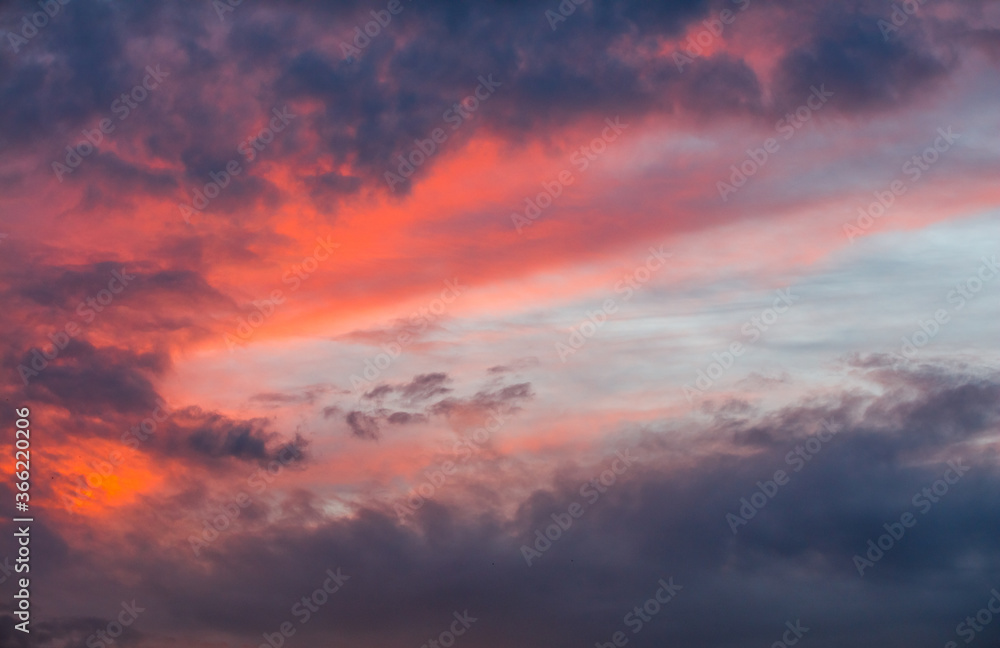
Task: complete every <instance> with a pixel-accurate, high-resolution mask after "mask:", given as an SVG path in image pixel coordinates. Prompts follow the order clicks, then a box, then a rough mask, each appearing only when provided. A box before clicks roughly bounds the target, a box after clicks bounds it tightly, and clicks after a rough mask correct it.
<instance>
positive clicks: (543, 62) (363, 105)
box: [0, 0, 982, 218]
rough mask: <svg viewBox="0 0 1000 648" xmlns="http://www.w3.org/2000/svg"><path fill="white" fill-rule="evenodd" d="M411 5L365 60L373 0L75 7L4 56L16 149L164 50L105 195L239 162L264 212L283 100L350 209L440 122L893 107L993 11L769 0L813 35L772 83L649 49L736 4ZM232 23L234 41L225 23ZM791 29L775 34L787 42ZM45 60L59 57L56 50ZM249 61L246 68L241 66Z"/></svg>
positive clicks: (320, 201)
mask: <svg viewBox="0 0 1000 648" xmlns="http://www.w3.org/2000/svg"><path fill="white" fill-rule="evenodd" d="M33 6H34V5H32V4H30V3H18V4H15V5H11V6H10V7H9V8H8V9H7V11H5V12H4V13H3V19H4V22H5V23H6V24H8V25H10V26H11V28H13V21H16V20H18V19H19V18H20V16H21V13H20V12H21V11H27V10H29V8H32V7H33ZM403 6H404V10H403V12H402V13H400V14H399V15H397V16H395V18H394V21H393V22H392V23H390V24H389V25H387V26H386V27H385V28H384V29H383V30H382V32H381V33H380V34H379V35H378V36H376V37H374V38H373V39H372V41H371V44H370V45H368V46H367V47H365V49H364V50H363V51H362V52H361V54H360V55H359V56H357V57H355V58H354V59H353V60H346V59H345V57H344V54H343V52H342V51H341V47H340V44H341V43H342V42H350V40H351V39H352V38H353V29H354V27H355V26H357V25H362V24H364V22H365V21H367V20H371V16H370V15H369V11H370V10H371V7H370V6H369V5H368V4H363V3H331V4H319V5H315V4H304V3H299V2H285V3H281V4H278V5H273V4H272V5H268V6H267V7H266V8H264V7H262V6H255V5H252V4H243V5H240V7H239V9H238V10H236V11H234V12H232V14H231V15H227V18H226V22H225V23H221V22H219V21H218V16H216V15H215V11H214V10H213V9H212V7H211V5H210V4H202V5H195V4H192V5H188V4H184V5H164V4H159V3H137V4H135V5H127V4H111V3H103V2H86V1H82V0H81V1H78V2H73V3H70V4H69V5H66V6H65V7H64V11H65V12H66V13H65V15H61V16H58V17H57V18H58V19H54V20H53V21H52V22H51V24H50V25H49V26H48V27H46V28H45V29H43V30H41V32H42V33H40V35H39V36H38V37H37V38H36V39H34V40H32V41H31V42H30V43H28V45H26V46H25V48H24V51H23V52H21V53H20V54H18V55H10V56H5V57H3V58H0V61H2V63H0V123H3V124H4V125H5V128H4V129H3V133H4V137H5V138H7V141H6V145H7V146H8V147H14V149H15V150H27V148H28V147H30V149H31V150H32V151H38V150H43V149H44V150H46V151H48V152H49V153H50V154H51V155H52V156H55V158H51V159H61V158H60V156H62V155H64V154H65V151H64V148H65V146H66V145H67V144H73V143H75V142H76V141H77V140H78V139H80V137H81V136H80V129H82V128H93V127H94V126H95V124H96V123H97V121H98V120H99V119H101V118H104V117H109V116H110V114H109V113H110V109H109V107H110V105H111V103H112V102H113V101H114V100H115V98H116V97H118V96H119V95H120V94H121V93H122V92H125V91H128V90H129V89H130V88H132V87H133V86H134V85H135V84H136V83H138V82H139V81H140V80H141V78H142V76H143V74H144V69H145V66H146V65H149V64H158V63H159V64H162V65H163V66H164V69H165V70H167V71H168V72H169V74H170V77H169V78H168V79H167V80H165V81H164V87H163V88H162V89H159V90H157V91H155V93H154V95H155V96H152V97H151V98H149V99H148V100H146V101H145V102H143V104H142V105H141V106H140V107H139V108H137V109H136V110H135V111H133V112H134V115H133V116H129V118H128V122H122V123H121V124H120V125H119V128H118V129H117V131H116V132H115V133H113V134H112V135H111V137H112V138H113V139H114V140H115V141H116V142H117V143H118V145H119V146H126V147H129V148H132V149H134V150H135V152H136V153H138V155H133V156H131V158H130V159H129V160H125V159H122V158H121V157H119V156H118V155H117V154H116V153H113V152H102V153H100V154H99V155H97V156H95V157H94V158H93V159H87V160H85V162H84V167H85V168H83V169H82V170H80V171H78V172H74V173H73V174H71V175H69V176H68V177H67V179H66V182H70V183H83V182H84V181H87V183H88V184H91V183H93V184H96V185H97V186H98V187H99V188H100V189H99V190H98V191H96V192H92V193H91V194H90V196H91V199H92V201H93V200H96V201H97V204H94V205H91V206H90V208H91V209H98V208H99V207H98V205H100V204H108V205H111V204H115V203H116V202H117V200H116V196H118V195H121V194H122V193H123V192H122V191H121V189H122V188H124V187H128V188H129V189H131V191H132V192H139V193H142V194H144V195H148V196H153V197H157V198H162V199H171V200H173V199H176V200H183V201H185V202H190V200H191V192H192V191H193V189H194V188H196V187H201V186H203V185H204V184H205V183H207V182H208V181H209V179H210V177H209V174H210V173H213V172H218V171H220V170H221V169H223V168H224V167H225V165H226V163H227V162H228V161H230V160H232V159H236V160H239V161H241V162H243V163H244V166H246V167H248V168H247V169H246V170H245V171H244V172H243V173H241V174H240V175H239V176H237V177H235V178H233V179H232V180H231V182H230V184H229V185H228V186H227V188H226V190H225V191H224V192H222V194H221V195H220V196H219V197H218V198H217V199H215V200H213V201H212V204H211V207H210V208H209V209H210V210H217V211H218V213H221V214H227V215H229V216H231V217H234V218H235V217H240V216H242V215H245V214H246V213H247V212H248V211H249V210H251V209H252V208H254V207H267V208H268V209H272V210H273V209H276V208H277V207H278V206H280V205H281V204H282V203H283V201H284V199H285V192H286V191H288V190H289V189H290V188H289V187H278V186H275V185H274V184H272V183H271V182H270V181H268V180H266V179H264V178H263V177H262V176H261V174H259V173H257V172H255V170H254V169H253V168H252V165H253V164H255V163H253V162H246V160H243V159H241V157H240V155H238V154H237V152H236V151H237V146H238V144H239V143H240V142H243V141H245V140H246V139H247V138H248V137H251V136H253V135H255V134H256V133H258V132H259V131H260V129H261V128H262V127H264V126H265V125H266V123H267V120H268V119H269V116H270V112H271V110H272V108H274V107H281V106H283V105H286V104H292V106H305V105H311V106H317V105H318V106H320V107H321V108H320V109H319V110H310V111H309V114H307V115H303V116H300V117H298V118H297V121H293V122H292V124H291V126H290V127H289V128H288V129H286V130H285V131H284V132H281V133H278V134H276V137H275V138H274V140H273V141H272V142H270V143H269V144H268V145H267V147H266V150H264V151H263V152H261V154H260V157H261V158H263V159H270V160H275V161H282V162H283V163H286V164H289V165H292V166H293V167H295V166H302V165H299V164H298V162H299V161H309V160H315V159H316V158H317V157H318V156H328V157H329V159H330V160H331V163H332V166H333V167H334V168H336V169H338V170H337V171H329V170H326V171H323V172H320V173H317V172H316V170H315V168H313V167H310V170H309V171H303V172H300V174H299V175H298V176H297V177H296V178H295V179H294V185H295V186H294V189H295V190H302V191H303V192H304V193H305V194H306V195H308V196H310V197H311V199H312V200H313V201H314V203H315V204H316V205H318V206H320V207H321V208H322V209H323V210H328V211H333V210H334V209H335V205H336V203H337V201H339V200H340V199H342V198H343V197H344V196H347V195H351V194H354V193H357V192H359V191H360V190H361V189H362V187H364V186H368V187H382V186H384V179H383V174H384V172H385V171H386V170H387V169H389V168H392V167H393V164H392V163H393V161H394V160H395V159H396V156H397V155H399V154H401V153H405V152H406V151H409V150H410V148H412V146H413V140H414V139H415V138H426V137H428V134H429V133H430V132H431V131H432V130H433V129H434V128H438V127H444V128H445V129H446V130H447V131H448V133H449V141H448V142H445V144H444V145H443V146H447V147H449V148H452V149H457V148H459V147H461V143H462V141H464V140H465V139H467V138H469V137H471V136H472V135H473V133H474V132H476V131H477V130H479V129H486V130H489V131H491V132H493V133H494V134H497V135H499V136H500V137H502V138H504V139H506V140H508V141H513V142H517V141H523V140H525V137H526V136H528V137H529V138H530V137H541V138H542V139H546V138H547V137H549V135H547V134H546V133H551V132H552V131H553V129H560V128H564V127H569V126H571V125H573V124H576V123H585V120H587V119H603V118H604V117H606V116H609V115H620V116H622V118H623V119H624V120H625V121H626V122H627V121H628V120H629V119H632V118H640V117H643V116H647V115H651V114H668V113H672V112H674V111H676V110H678V109H682V110H684V111H687V112H689V113H691V114H694V115H697V116H698V117H699V118H701V119H714V118H716V117H725V116H730V115H746V116H752V117H757V116H767V115H776V114H784V112H785V111H787V110H788V109H789V108H794V107H795V106H797V105H799V103H801V101H802V98H803V96H805V94H808V91H809V88H810V86H812V85H817V84H822V83H826V84H828V87H829V88H831V89H833V90H834V92H835V93H836V96H835V99H834V100H833V102H834V105H835V106H836V107H837V109H838V110H840V111H841V112H842V113H846V114H850V113H855V112H870V111H872V110H886V109H891V108H893V107H894V106H897V105H899V104H900V103H901V102H904V101H909V100H912V99H913V98H915V97H917V96H918V93H919V92H920V91H926V90H927V89H929V88H931V87H934V84H936V83H938V82H939V81H941V80H942V79H943V78H944V77H946V76H947V75H948V74H949V72H950V71H951V70H953V69H954V68H955V66H956V65H957V62H958V60H959V58H960V51H961V46H960V44H959V43H960V42H961V41H960V39H959V38H958V37H959V36H960V35H962V34H965V33H967V32H968V29H967V28H966V27H962V25H966V26H967V25H969V24H971V23H972V22H974V20H975V11H973V10H972V9H967V10H965V11H963V12H962V13H960V14H959V16H958V17H956V18H955V19H954V20H953V21H952V22H951V23H948V24H947V25H945V24H939V22H937V21H936V19H934V18H932V17H930V16H929V15H927V16H923V17H921V18H919V19H917V18H913V19H912V20H911V22H909V23H907V25H906V27H905V30H900V33H899V34H897V35H894V36H893V37H892V38H891V39H888V40H886V39H885V38H884V37H883V34H882V32H881V31H880V30H879V27H878V20H879V19H882V18H885V17H886V10H887V8H886V7H882V6H876V5H875V4H872V3H848V4H846V5H845V4H843V3H827V4H822V5H818V6H812V5H810V6H809V7H805V6H803V7H799V6H793V7H788V6H785V5H775V4H772V3H766V2H760V3H759V4H758V3H754V5H753V7H752V8H751V9H748V10H753V11H757V12H763V13H766V12H771V13H772V14H773V15H774V16H775V18H774V21H773V26H774V28H775V29H776V30H778V31H782V30H786V31H787V30H794V32H795V34H796V38H794V39H790V40H789V41H788V42H789V43H790V45H789V46H788V47H789V49H788V50H787V51H784V52H780V59H779V65H778V74H777V75H776V77H775V81H774V85H773V87H770V88H768V87H766V86H765V83H764V81H763V80H761V79H760V78H758V77H757V74H756V73H755V71H754V70H753V69H751V67H750V66H749V65H748V64H747V62H746V61H744V60H743V59H741V58H739V54H737V53H733V52H729V53H720V54H716V55H712V56H705V57H699V58H697V59H696V60H694V61H693V62H692V63H691V64H690V65H689V66H688V67H687V68H686V69H685V71H684V72H683V73H682V72H681V71H679V70H678V69H677V67H676V65H675V62H674V61H673V59H672V57H671V56H669V55H666V56H649V55H646V54H643V55H639V54H638V52H643V51H647V50H649V49H650V48H653V49H655V48H656V45H655V43H656V40H657V39H659V38H670V39H674V38H679V37H680V36H681V35H683V34H684V33H685V30H686V29H687V28H688V27H689V26H697V25H700V24H701V23H700V21H701V20H703V19H706V18H710V17H713V16H715V15H716V14H717V12H718V11H719V10H720V8H721V7H725V6H728V5H726V3H722V4H721V5H720V4H718V3H716V4H712V3H709V2H704V1H700V0H698V1H684V2H662V3H644V2H638V1H636V2H631V1H629V2H597V1H596V0H591V1H590V2H587V3H584V4H583V5H580V6H579V7H578V8H577V10H576V11H575V12H574V13H573V14H572V15H571V16H569V17H568V19H567V21H566V22H565V23H560V24H559V25H558V26H557V29H556V30H555V31H553V30H552V29H551V27H550V25H549V22H548V20H547V19H546V17H545V11H546V10H551V9H556V8H557V6H558V3H551V5H549V4H545V3H543V4H537V3H531V2H476V3H453V2H443V1H442V2H432V3H421V4H419V5H416V4H413V5H410V4H408V3H404V5H403ZM574 6H575V5H574ZM220 30H221V31H222V35H223V39H222V40H221V41H219V40H218V39H212V38H211V37H210V35H211V34H212V33H213V32H215V31H220ZM980 32H981V30H980ZM154 35H155V36H157V37H159V38H165V39H167V40H169V41H170V42H171V45H172V47H171V48H163V49H161V50H160V53H158V54H157V60H145V59H144V60H135V57H134V56H132V55H131V53H132V52H133V51H138V50H137V49H136V47H135V46H133V45H134V44H133V41H137V40H139V39H149V38H151V37H152V36H154ZM331 35H332V36H331ZM779 36H780V34H779ZM941 39H947V40H948V45H947V46H944V47H942V46H941V43H940V42H938V41H940V40H941ZM980 40H982V39H980ZM951 41H955V42H951ZM209 42H212V43H213V44H212V45H211V46H210V45H209ZM782 42H783V41H782V39H780V38H775V39H772V40H770V41H769V43H770V45H769V46H771V47H777V48H780V47H781V43H782ZM321 43H322V44H321ZM210 47H211V48H212V49H210ZM626 51H632V52H633V55H630V56H624V55H623V54H622V52H626ZM942 52H946V53H944V54H942ZM43 55H44V56H46V57H49V58H50V59H51V60H49V61H47V62H46V63H45V64H44V65H43V64H41V63H40V62H38V61H39V57H41V56H43ZM150 56H152V54H150ZM161 59H162V60H161ZM232 66H235V68H236V69H237V70H239V71H241V72H242V75H243V76H240V75H239V74H237V75H235V76H234V74H233V71H232V69H231V68H232ZM490 74H492V75H494V78H495V79H496V80H497V81H499V82H500V84H501V85H500V86H499V87H498V88H497V89H496V91H495V93H494V94H493V95H491V96H490V98H489V99H488V100H487V101H485V102H483V104H482V106H481V107H480V108H479V109H478V110H477V111H476V113H475V114H474V115H473V118H472V119H471V120H469V121H463V122H462V123H461V124H460V127H459V128H458V129H457V130H455V131H454V133H452V131H451V128H450V127H449V125H448V124H447V123H445V122H444V121H443V117H444V115H445V112H446V111H447V110H448V109H449V108H450V107H452V106H453V105H454V104H455V103H456V102H457V101H460V100H461V99H463V98H464V97H466V96H469V95H471V94H472V93H473V91H474V90H475V89H476V87H477V85H478V84H479V80H478V79H479V77H480V76H488V75H490ZM244 76H246V77H249V76H252V77H253V78H255V79H257V82H255V83H256V87H259V90H257V91H251V90H250V89H249V87H244V86H242V85H241V83H240V81H241V79H243V78H244ZM767 96H773V97H774V99H773V104H774V105H773V106H772V105H768V104H769V102H770V101H771V100H768V101H767V102H766V101H765V97H767ZM296 110H297V109H296ZM768 119H770V117H768ZM41 142H46V143H47V146H46V145H40V143H41ZM126 143H127V144H126ZM143 157H144V158H146V159H145V160H144V161H142V160H141V158H143ZM51 159H49V160H45V161H44V162H41V163H40V168H39V172H40V173H43V174H50V172H51V170H50V169H49V164H50V162H51ZM435 161H436V158H435V159H432V160H430V161H429V162H428V164H431V165H432V164H434V162H435ZM256 164H259V163H256ZM344 168H347V169H349V171H348V172H345V171H343V169H344ZM416 180H419V178H416ZM115 188H117V189H118V190H117V191H116V190H115ZM84 207H86V205H84ZM119 208H124V207H123V206H121V205H119Z"/></svg>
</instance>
